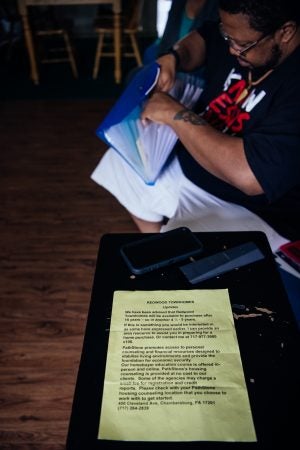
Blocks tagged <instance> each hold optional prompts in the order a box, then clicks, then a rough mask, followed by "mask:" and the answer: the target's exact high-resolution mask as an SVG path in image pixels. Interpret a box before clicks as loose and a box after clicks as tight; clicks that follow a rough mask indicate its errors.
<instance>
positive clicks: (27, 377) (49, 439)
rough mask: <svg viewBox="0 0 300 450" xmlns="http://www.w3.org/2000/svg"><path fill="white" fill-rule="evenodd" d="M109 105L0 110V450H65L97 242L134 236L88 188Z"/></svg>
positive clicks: (108, 201)
mask: <svg viewBox="0 0 300 450" xmlns="http://www.w3.org/2000/svg"><path fill="white" fill-rule="evenodd" d="M110 104H111V103H110V102H109V101H108V100H106V101H103V102H99V100H97V101H96V100H95V101H94V100H91V101H90V100H88V101H86V100H76V101H72V100H70V101H68V100H65V101H59V102H55V101H51V100H49V101H38V100H37V101H9V102H2V103H0V117H1V120H0V147H1V151H0V160H1V177H0V180H1V181H0V182H1V189H0V196H1V199H0V201H1V203H0V204H1V213H0V217H1V219H0V235H1V303H0V448H1V450H7V449H22V450H29V449H30V450H61V449H64V447H65V442H66V434H67V429H68V421H69V417H70V411H71V404H72V398H73V392H74V387H75V381H76V376H77V370H78V365H79V358H80V354H81V348H82V342H83V335H84V330H85V323H86V318H87V312H88V306H89V301H90V293H91V287H92V282H93V275H94V268H95V261H96V256H97V250H98V244H99V240H100V237H101V236H102V235H103V234H104V233H111V232H135V231H136V228H135V226H134V225H133V224H132V222H131V220H130V218H129V216H128V215H127V213H126V212H125V211H124V210H123V208H122V207H121V206H120V205H119V204H118V203H117V202H116V201H115V200H114V199H113V198H112V197H111V196H110V195H109V194H108V193H106V192H105V191H104V190H103V189H102V188H100V187H99V186H97V185H96V184H95V183H94V182H93V181H91V180H90V173H91V171H92V170H93V168H94V167H95V165H96V164H97V162H98V160H99V159H100V157H101V155H102V154H103V151H104V150H105V148H106V147H105V145H104V144H103V143H102V142H101V141H100V140H99V139H98V138H97V137H96V136H95V129H96V127H97V125H98V124H99V122H100V121H101V120H102V118H103V117H104V115H105V113H106V112H107V110H108V108H109V106H110ZM83 450H85V449H83ZM86 450H88V449H86Z"/></svg>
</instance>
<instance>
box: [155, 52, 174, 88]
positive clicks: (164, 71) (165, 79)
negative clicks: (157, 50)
mask: <svg viewBox="0 0 300 450" xmlns="http://www.w3.org/2000/svg"><path fill="white" fill-rule="evenodd" d="M156 62H157V63H158V64H159V65H160V74H159V77H158V81H157V84H156V87H155V90H156V91H163V92H168V91H169V90H170V89H171V88H172V86H173V84H174V83H175V77H176V59H175V57H174V55H172V53H168V54H166V55H163V56H161V57H160V58H158V59H157V61H156Z"/></svg>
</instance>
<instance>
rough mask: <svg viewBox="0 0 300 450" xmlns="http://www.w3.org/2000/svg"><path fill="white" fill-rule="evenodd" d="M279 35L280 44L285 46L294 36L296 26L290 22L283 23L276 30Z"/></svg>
mask: <svg viewBox="0 0 300 450" xmlns="http://www.w3.org/2000/svg"><path fill="white" fill-rule="evenodd" d="M278 31H279V32H280V33H281V42H282V43H285V44H287V43H288V42H290V40H291V39H293V37H294V36H295V34H296V31H297V24H296V22H294V21H292V20H290V21H288V22H285V23H284V24H283V25H282V26H281V27H280V28H279V30H278Z"/></svg>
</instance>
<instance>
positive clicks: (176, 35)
mask: <svg viewBox="0 0 300 450" xmlns="http://www.w3.org/2000/svg"><path fill="white" fill-rule="evenodd" d="M217 18H218V2H217V0H173V1H172V4H171V8H170V10H169V13H168V19H167V22H166V26H165V29H164V32H163V35H162V36H161V37H160V38H157V39H156V40H155V41H154V43H153V44H151V45H150V46H149V47H148V48H146V50H145V52H144V55H143V64H144V65H146V64H149V63H151V62H153V61H155V60H156V59H157V58H158V57H159V55H161V54H162V53H165V52H167V51H168V50H169V49H170V48H171V47H172V46H173V45H174V44H175V42H177V41H179V40H180V39H181V38H183V37H184V36H186V35H187V34H188V33H189V32H190V31H192V30H195V29H196V28H198V27H200V26H201V25H202V24H203V22H204V21H205V20H216V19H217Z"/></svg>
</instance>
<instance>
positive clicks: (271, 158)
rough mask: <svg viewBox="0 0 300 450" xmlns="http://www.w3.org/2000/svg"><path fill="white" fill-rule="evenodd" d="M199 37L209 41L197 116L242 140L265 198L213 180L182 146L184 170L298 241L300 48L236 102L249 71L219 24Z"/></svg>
mask: <svg viewBox="0 0 300 450" xmlns="http://www.w3.org/2000/svg"><path fill="white" fill-rule="evenodd" d="M199 33H201V36H202V37H203V38H204V39H205V41H206V49H207V57H206V75H207V83H206V87H205V90H204V92H203V94H202V95H201V98H200V100H199V102H198V104H197V106H196V108H195V111H196V112H199V113H200V114H201V115H202V116H203V117H204V118H205V119H206V120H207V122H208V123H210V124H211V125H212V126H214V127H215V128H216V129H218V130H220V131H222V132H223V133H226V134H229V135H232V136H240V137H242V138H243V142H244V149H245V154H246V158H247V160H248V163H249V165H250V167H251V169H252V171H253V173H254V174H255V176H256V178H257V180H258V181H259V183H260V184H261V186H262V187H263V189H264V194H263V195H256V196H248V195H246V194H244V193H243V192H242V191H240V190H239V189H237V188H235V187H233V186H231V185H229V184H228V183H226V182H224V181H222V180H220V179H219V178H217V177H215V176H214V175H212V174H210V173H209V172H207V171H206V170H205V169H204V168H203V167H202V166H201V165H199V163H197V162H196V161H195V160H194V159H193V158H192V157H191V156H190V154H189V153H188V152H187V151H186V150H185V149H184V147H183V146H182V144H181V143H180V142H179V143H178V145H177V150H178V157H179V161H180V164H181V167H182V170H183V172H184V174H185V175H186V177H187V178H189V179H190V180H191V181H192V182H193V183H195V184H196V185H198V186H200V187H201V188H202V189H204V190H206V191H208V192H210V193H212V194H214V195H216V196H217V197H219V198H222V199H224V200H226V201H230V202H233V203H237V204H239V205H242V206H244V207H246V208H248V209H249V210H251V211H253V212H255V213H256V214H258V215H259V216H261V217H262V218H263V219H265V220H266V221H267V222H268V223H269V224H270V225H271V226H272V227H273V228H275V229H276V230H277V231H278V232H279V233H281V234H283V235H284V236H285V237H287V238H289V239H291V240H295V239H299V237H300V47H298V48H297V49H296V50H295V51H294V52H293V54H291V55H290V56H289V57H288V58H287V59H286V60H285V61H284V62H283V63H282V64H280V65H279V66H278V67H277V68H276V69H275V70H274V71H273V72H272V73H271V74H269V75H268V76H267V77H266V78H265V79H264V80H262V81H261V82H260V83H259V84H257V85H256V86H253V87H252V88H251V89H250V91H249V94H248V95H247V96H246V97H244V99H243V100H241V101H238V98H239V96H240V95H241V93H242V92H243V91H244V89H245V88H246V87H247V84H248V69H247V68H243V67H241V66H240V65H239V63H238V61H237V59H236V58H235V57H233V56H231V55H230V53H229V51H228V45H227V43H226V42H225V41H224V39H223V38H222V37H221V35H220V33H219V31H218V26H217V24H212V23H207V24H206V25H205V26H204V27H202V28H201V29H200V30H199ZM260 75H261V74H255V73H254V76H258V77H259V76H260ZM253 79H254V80H255V78H254V77H253Z"/></svg>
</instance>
